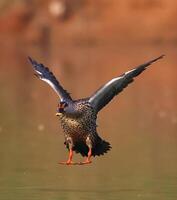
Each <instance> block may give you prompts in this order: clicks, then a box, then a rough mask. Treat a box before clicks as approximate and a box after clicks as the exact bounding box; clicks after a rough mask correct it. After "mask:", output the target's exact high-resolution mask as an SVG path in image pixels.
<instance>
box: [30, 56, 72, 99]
mask: <svg viewBox="0 0 177 200" xmlns="http://www.w3.org/2000/svg"><path fill="white" fill-rule="evenodd" d="M28 59H29V61H30V62H31V64H32V66H33V69H34V70H35V72H36V73H35V75H36V76H37V77H38V78H39V79H41V80H43V81H45V82H46V83H48V84H49V85H50V86H51V87H52V88H53V89H54V91H55V92H56V93H57V94H58V96H59V97H60V100H61V101H67V100H72V99H71V97H70V95H69V93H68V92H67V91H66V90H64V89H63V87H62V86H61V85H60V83H59V82H58V81H57V79H56V78H55V76H54V75H53V73H52V72H51V71H49V69H48V68H47V67H45V66H44V65H43V64H40V63H37V62H36V61H35V60H33V59H32V58H30V57H28Z"/></svg>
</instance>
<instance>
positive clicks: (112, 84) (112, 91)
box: [89, 55, 164, 112]
mask: <svg viewBox="0 0 177 200" xmlns="http://www.w3.org/2000/svg"><path fill="white" fill-rule="evenodd" d="M163 57H164V55H161V56H159V57H158V58H156V59H153V60H151V61H149V62H146V63H144V64H142V65H140V66H138V67H135V68H134V69H132V70H130V71H127V72H126V73H124V74H122V75H121V76H119V77H117V78H114V79H112V80H110V81H109V82H108V83H106V84H105V85H103V86H102V87H101V88H100V89H98V90H97V91H96V92H95V93H94V94H93V95H92V96H91V97H90V98H89V102H90V103H91V105H92V107H93V108H94V109H95V111H96V112H99V111H100V110H101V109H102V108H103V107H104V106H105V105H106V104H108V103H109V102H110V101H111V100H112V99H113V98H114V97H115V96H116V95H117V94H119V93H120V92H121V91H122V90H123V89H124V88H126V87H127V86H128V85H129V84H130V83H132V82H133V81H134V77H136V76H138V75H139V74H141V73H142V72H143V71H144V70H145V69H146V68H147V67H148V66H149V65H151V64H152V63H153V62H155V61H157V60H159V59H161V58H163Z"/></svg>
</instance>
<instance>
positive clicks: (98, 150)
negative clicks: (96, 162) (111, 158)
mask: <svg viewBox="0 0 177 200" xmlns="http://www.w3.org/2000/svg"><path fill="white" fill-rule="evenodd" d="M110 149H111V145H110V143H109V142H107V141H105V140H102V139H101V138H99V139H98V142H97V144H96V145H95V147H94V148H93V150H92V155H93V156H100V155H103V154H105V153H107V152H108V151H109V150H110Z"/></svg>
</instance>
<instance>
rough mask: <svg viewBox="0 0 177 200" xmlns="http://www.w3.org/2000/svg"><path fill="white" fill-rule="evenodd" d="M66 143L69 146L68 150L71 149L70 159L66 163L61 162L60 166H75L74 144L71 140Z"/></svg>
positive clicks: (68, 139)
mask: <svg viewBox="0 0 177 200" xmlns="http://www.w3.org/2000/svg"><path fill="white" fill-rule="evenodd" d="M66 143H67V144H68V148H69V157H68V160H67V161H66V162H59V164H63V165H73V164H75V163H73V161H72V158H73V150H72V149H73V142H72V139H71V138H67V141H66Z"/></svg>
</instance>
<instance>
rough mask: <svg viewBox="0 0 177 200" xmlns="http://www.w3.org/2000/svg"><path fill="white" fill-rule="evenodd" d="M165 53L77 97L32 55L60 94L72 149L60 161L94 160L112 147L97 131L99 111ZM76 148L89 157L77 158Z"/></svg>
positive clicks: (66, 135)
mask: <svg viewBox="0 0 177 200" xmlns="http://www.w3.org/2000/svg"><path fill="white" fill-rule="evenodd" d="M163 57H164V55H161V56H159V57H157V58H155V59H152V60H150V61H148V62H146V63H144V64H141V65H139V66H137V67H134V68H133V69H131V70H129V71H127V72H125V73H123V74H121V75H120V76H117V77H115V78H113V79H111V80H110V81H108V82H107V83H106V84H103V85H102V86H101V87H100V88H99V89H98V90H96V91H95V92H94V93H93V94H92V95H90V96H89V97H86V98H81V99H77V100H74V99H73V98H72V97H71V95H70V93H69V92H67V90H65V89H64V87H63V86H62V85H61V83H60V82H59V81H58V80H57V79H56V77H55V75H54V74H53V73H52V72H51V71H50V70H49V68H48V67H46V66H45V65H43V64H41V63H38V62H37V61H36V60H34V59H32V58H31V57H28V59H29V61H30V63H31V64H32V67H33V69H34V71H35V75H36V77H38V78H39V79H40V80H42V81H44V82H46V83H47V84H48V85H50V86H51V88H52V89H53V90H54V91H55V92H56V94H57V95H58V97H59V101H58V103H57V113H56V116H57V117H58V118H59V121H60V123H61V127H62V129H63V132H64V145H65V147H66V149H68V152H69V156H68V159H67V161H64V162H59V163H60V164H65V165H74V164H79V165H83V164H90V163H91V162H92V160H91V158H92V156H93V157H95V156H101V155H104V154H105V153H107V152H108V151H109V150H110V149H111V148H112V147H111V145H110V143H109V142H107V141H106V140H104V139H102V138H101V137H100V135H99V134H98V132H97V123H96V122H97V115H98V114H99V112H100V111H101V110H102V109H103V108H104V107H105V106H106V105H107V104H108V103H109V102H110V101H111V100H112V99H113V98H114V97H116V96H117V95H118V94H120V93H121V92H122V91H123V90H124V89H125V88H126V87H127V86H128V85H129V84H130V83H132V82H133V81H134V78H135V77H137V76H138V75H140V74H141V73H142V72H143V71H144V70H146V69H147V68H148V67H149V66H150V65H151V64H152V63H154V62H156V61H158V60H160V59H162V58H163ZM74 152H75V153H80V154H81V155H82V156H83V157H86V159H85V160H84V161H82V162H79V163H78V162H73V155H74Z"/></svg>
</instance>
